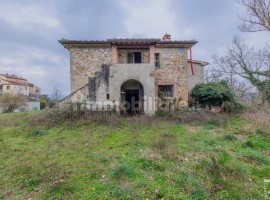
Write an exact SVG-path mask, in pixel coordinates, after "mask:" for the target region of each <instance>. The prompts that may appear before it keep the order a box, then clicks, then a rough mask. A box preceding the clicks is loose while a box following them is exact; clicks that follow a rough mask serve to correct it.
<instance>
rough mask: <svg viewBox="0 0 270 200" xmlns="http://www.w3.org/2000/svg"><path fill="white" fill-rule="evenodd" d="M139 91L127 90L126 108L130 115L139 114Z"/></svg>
mask: <svg viewBox="0 0 270 200" xmlns="http://www.w3.org/2000/svg"><path fill="white" fill-rule="evenodd" d="M139 94H140V92H139V90H125V108H126V112H127V114H129V115H135V114H139V111H140V102H139Z"/></svg>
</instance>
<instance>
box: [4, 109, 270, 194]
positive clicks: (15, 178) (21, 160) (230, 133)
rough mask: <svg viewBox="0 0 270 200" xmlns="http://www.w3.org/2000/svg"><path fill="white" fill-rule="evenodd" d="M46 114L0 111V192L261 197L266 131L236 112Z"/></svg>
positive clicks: (269, 150) (269, 173)
mask: <svg viewBox="0 0 270 200" xmlns="http://www.w3.org/2000/svg"><path fill="white" fill-rule="evenodd" d="M42 115H44V116H45V117H44V116H42ZM49 117H50V119H51V120H53V119H52V118H51V116H48V117H46V114H45V113H20V114H2V115H0V156H1V163H0V199H209V198H211V199H262V198H263V197H264V182H263V180H264V178H270V157H269V155H270V143H269V139H270V134H269V132H267V131H265V130H264V129H262V128H258V127H256V126H254V124H253V122H252V121H248V120H247V119H244V118H242V117H239V116H233V115H231V116H227V115H224V116H222V115H219V114H216V115H214V114H211V115H209V114H200V113H195V114H194V113H192V114H190V113H183V117H182V118H181V119H182V120H179V119H177V118H170V117H167V116H163V117H157V118H148V117H145V116H143V117H129V118H122V117H117V116H106V117H105V119H103V118H99V120H90V119H71V118H68V119H67V120H66V122H63V121H61V120H60V121H59V122H54V123H47V121H46V120H49ZM202 118H203V119H202Z"/></svg>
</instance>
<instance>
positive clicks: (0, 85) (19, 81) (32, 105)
mask: <svg viewBox="0 0 270 200" xmlns="http://www.w3.org/2000/svg"><path fill="white" fill-rule="evenodd" d="M40 92H41V90H40V88H39V87H38V86H36V85H35V84H33V83H30V82H28V81H27V79H25V78H23V77H19V76H17V75H14V74H0V96H1V95H3V94H7V93H9V94H12V95H24V96H26V97H27V106H23V107H22V108H20V110H21V111H31V110H39V109H40V102H39V96H40ZM0 107H1V106H0ZM20 110H17V111H20ZM1 112H2V111H1V108H0V113H1Z"/></svg>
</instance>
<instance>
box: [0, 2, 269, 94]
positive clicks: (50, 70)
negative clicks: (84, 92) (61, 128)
mask: <svg viewBox="0 0 270 200" xmlns="http://www.w3.org/2000/svg"><path fill="white" fill-rule="evenodd" d="M244 13H245V10H244V9H243V8H242V7H241V6H239V5H238V4H237V3H236V2H235V0H96V1H94V0H38V1H37V0H8V1H7V0H0V36H1V37H0V73H9V74H14V73H15V74H17V75H21V76H23V77H25V78H27V79H28V80H29V81H31V82H33V83H35V84H37V85H38V86H40V87H41V89H42V93H43V94H49V93H52V90H53V88H54V87H57V88H59V89H60V90H61V91H62V93H63V94H69V92H70V77H69V53H68V51H67V50H66V49H64V47H63V46H61V45H60V44H59V43H58V42H57V40H59V39H61V38H66V39H76V40H101V39H107V38H146V37H149V38H161V37H162V36H163V35H164V34H165V33H169V34H171V35H172V39H173V40H192V39H196V40H198V41H199V43H198V44H197V45H196V46H195V47H194V50H193V51H194V55H193V57H194V59H198V60H203V61H208V62H211V61H212V60H211V57H212V55H214V54H219V55H222V54H223V52H224V51H225V49H226V47H227V46H228V45H230V44H231V41H232V38H233V36H234V35H240V36H242V37H244V38H246V40H247V42H248V43H249V44H251V45H253V46H256V47H258V48H260V47H263V46H264V44H265V42H266V41H268V42H270V38H269V33H240V32H239V31H238V29H237V25H238V23H239V20H238V17H237V15H243V14H244Z"/></svg>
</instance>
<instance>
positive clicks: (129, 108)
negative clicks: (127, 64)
mask: <svg viewBox="0 0 270 200" xmlns="http://www.w3.org/2000/svg"><path fill="white" fill-rule="evenodd" d="M143 95H144V94H143V86H142V84H141V83H140V82H139V81H136V80H128V81H126V82H124V83H123V84H122V86H121V112H122V113H123V114H125V115H137V114H141V113H143Z"/></svg>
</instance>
